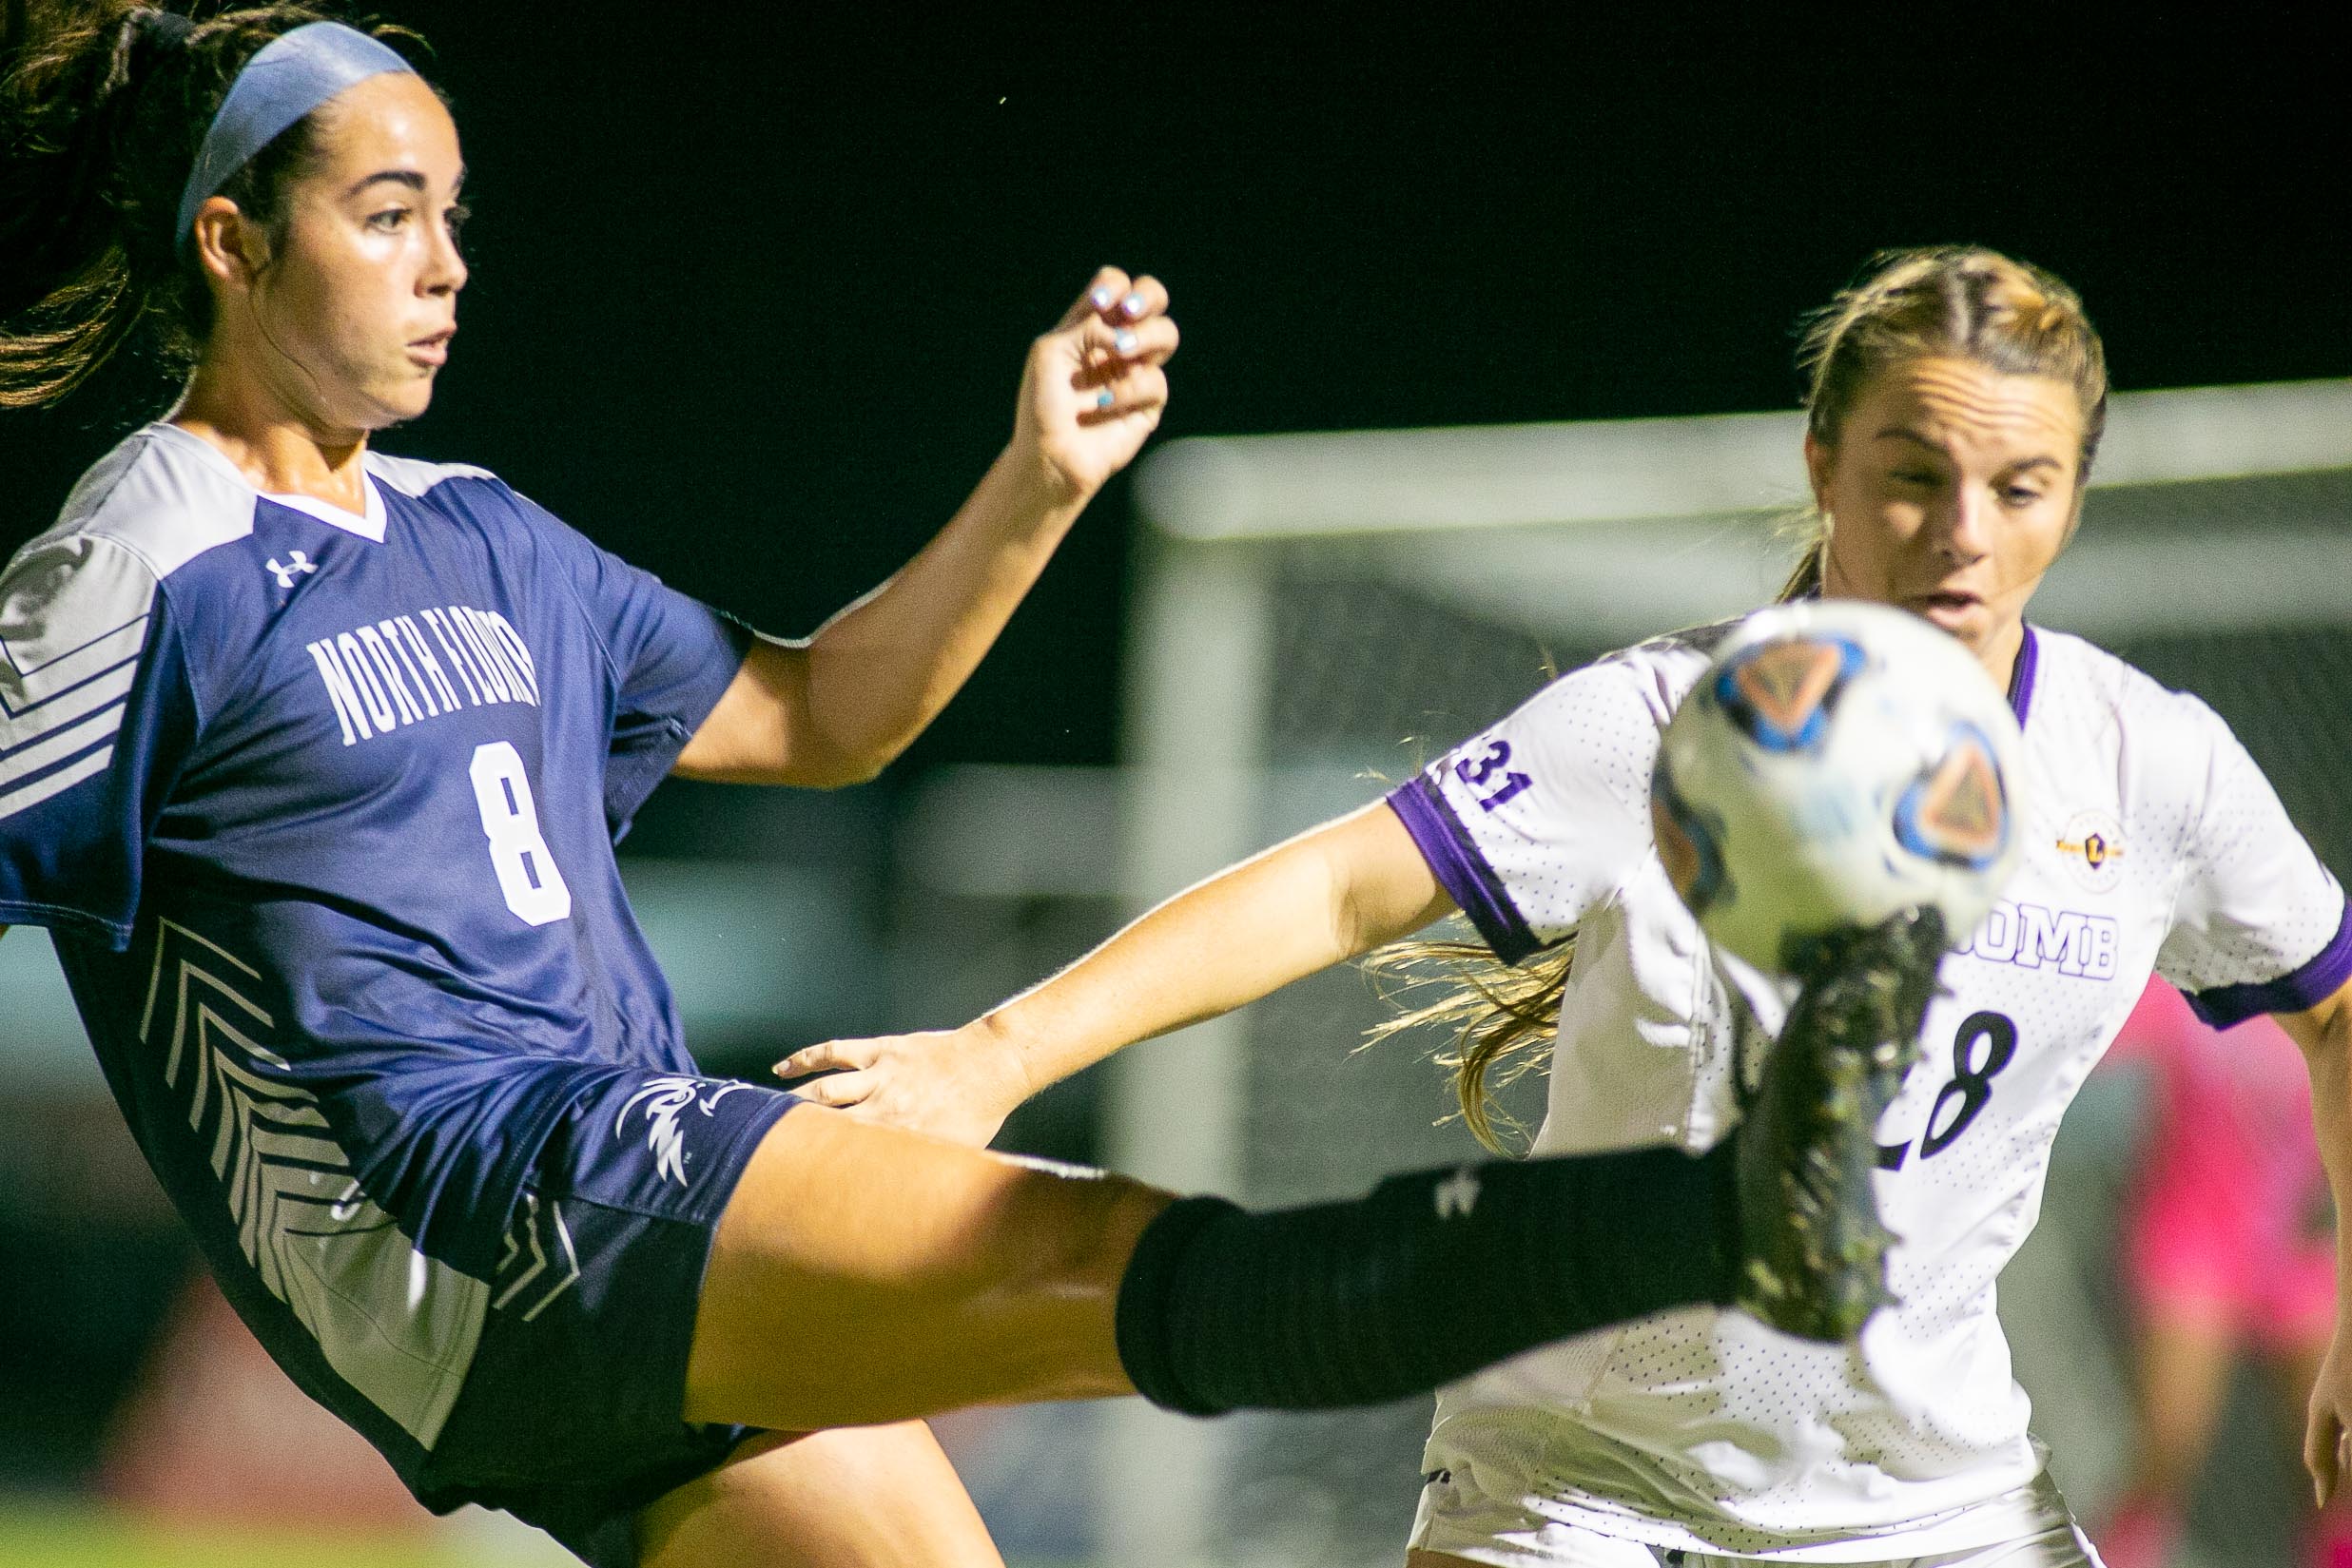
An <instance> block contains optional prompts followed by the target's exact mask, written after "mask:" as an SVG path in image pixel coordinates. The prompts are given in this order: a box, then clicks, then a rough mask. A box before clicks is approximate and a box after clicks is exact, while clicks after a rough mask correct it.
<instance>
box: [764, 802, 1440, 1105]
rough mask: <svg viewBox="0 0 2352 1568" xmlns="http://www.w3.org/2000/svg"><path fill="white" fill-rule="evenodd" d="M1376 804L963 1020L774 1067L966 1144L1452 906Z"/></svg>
mask: <svg viewBox="0 0 2352 1568" xmlns="http://www.w3.org/2000/svg"><path fill="white" fill-rule="evenodd" d="M1453 907H1454V905H1453V900H1451V899H1450V898H1448V896H1447V895H1446V893H1445V891H1444V890H1443V889H1442V888H1440V887H1439V886H1438V883H1437V879H1436V877H1435V876H1434V875H1432V874H1431V872H1430V870H1429V863H1428V862H1427V861H1424V860H1423V859H1422V857H1421V851H1420V849H1419V848H1418V847H1416V846H1415V845H1414V843H1413V841H1412V839H1411V837H1410V836H1409V834H1408V833H1407V832H1406V831H1405V825H1404V823H1401V822H1399V821H1398V820H1397V817H1396V814H1395V813H1394V812H1393V811H1391V810H1390V808H1389V807H1388V805H1387V804H1386V803H1373V804H1371V805H1368V806H1365V807H1364V808H1363V809H1361V810H1359V811H1355V812H1353V813H1351V814H1350V815H1348V816H1345V817H1341V818H1339V819H1337V820H1336V821H1334V822H1330V823H1325V824H1323V825H1322V826H1320V827H1317V828H1313V829H1311V830H1310V831H1308V832H1306V833H1303V834H1301V835H1299V836H1298V837H1297V838H1295V839H1293V840H1291V841H1289V842H1286V843H1282V844H1277V845H1276V846H1274V847H1273V848H1272V849H1269V850H1267V851H1266V852H1265V853H1263V854H1261V855H1258V856H1256V857H1254V859H1251V860H1247V861H1242V862H1241V863H1240V864H1239V865H1236V866H1234V867H1232V868H1231V869H1229V870H1226V871H1221V872H1219V873H1217V874H1216V875H1215V876H1214V877H1212V878H1210V879H1209V880H1208V881H1204V882H1201V883H1198V884H1197V885H1195V886H1194V887H1191V888H1188V889H1187V890H1185V891H1184V892H1182V893H1179V894H1177V895H1176V897H1175V898H1173V899H1171V900H1168V901H1167V902H1166V903H1164V904H1161V905H1160V906H1159V907H1158V908H1157V909H1155V910H1153V911H1152V912H1151V913H1150V914H1148V915H1145V916H1144V917H1143V918H1142V919H1140V920H1137V921H1136V922H1135V923H1134V924H1132V925H1130V926H1128V927H1127V928H1126V929H1125V930H1123V931H1121V932H1119V933H1118V935H1117V936H1115V937H1113V938H1112V939H1110V940H1109V941H1107V942H1105V943H1103V944H1102V946H1100V947H1098V948H1097V949H1096V950H1095V951H1094V952H1092V953H1090V954H1088V955H1087V956H1086V957H1085V958H1080V959H1079V961H1078V962H1076V963H1074V964H1072V965H1071V966H1070V967H1069V968H1067V969H1065V970H1063V971H1062V972H1061V973H1060V974H1059V975H1056V976H1055V977H1054V978H1051V979H1049V980H1046V981H1045V982H1044V983H1042V984H1040V985H1038V986H1036V987H1034V988H1032V989H1031V990H1028V991H1025V992H1023V993H1022V994H1021V995H1020V996H1018V997H1014V998H1013V999H1012V1000H1010V1001H1008V1002H1005V1003H1004V1004H1002V1005H1001V1006H1000V1007H997V1008H994V1009H992V1010H991V1011H990V1012H988V1013H987V1014H985V1015H983V1016H981V1017H979V1018H976V1019H974V1020H973V1021H972V1022H970V1023H968V1024H966V1025H964V1026H963V1027H962V1028H961V1029H955V1030H945V1031H940V1032H936V1033H927V1034H920V1035H896V1036H882V1037H879V1038H875V1039H864V1040H832V1041H827V1042H826V1043H825V1044H823V1045H814V1046H810V1047H809V1048H807V1050H805V1051H800V1052H797V1053H795V1054H794V1055H792V1056H790V1057H789V1058H787V1060H785V1061H783V1062H781V1063H779V1064H778V1066H777V1071H778V1072H779V1073H780V1074H785V1075H787V1076H796V1075H798V1074H804V1073H821V1072H828V1071H830V1072H832V1073H833V1074H834V1075H833V1076H831V1077H826V1078H820V1079H818V1080H817V1081H815V1082H814V1083H811V1084H808V1085H807V1086H805V1087H804V1088H803V1089H802V1090H801V1091H800V1093H801V1094H804V1095H806V1096H807V1097H808V1098H810V1099H813V1100H816V1101H818V1102H819V1103H821V1104H826V1105H835V1106H843V1107H849V1108H854V1109H855V1110H856V1111H857V1112H858V1113H860V1114H862V1115H865V1116H869V1117H872V1118H874V1119H876V1120H881V1121H886V1122H893V1123H896V1124H898V1125H900V1126H904V1127H912V1128H915V1129H917V1130H919V1131H922V1132H932V1133H936V1134H938V1135H940V1136H943V1137H951V1138H956V1139H959V1140H961V1141H963V1142H967V1143H985V1142H987V1141H988V1139H990V1138H991V1137H994V1136H995V1135H996V1131H997V1128H998V1127H999V1126H1001V1124H1002V1123H1003V1120H1004V1117H1005V1114H1006V1113H1008V1112H1010V1111H1011V1110H1012V1109H1013V1107H1014V1106H1016V1105H1018V1104H1020V1102H1021V1100H1023V1099H1024V1098H1026V1097H1027V1096H1029V1095H1030V1094H1035V1093H1037V1091H1039V1090H1040V1089H1042V1088H1044V1087H1045V1086H1046V1085H1047V1084H1050V1083H1053V1082H1055V1081H1057V1080H1059V1079H1061V1078H1064V1077H1067V1076H1069V1075H1070V1074H1073V1073H1075V1072H1077V1071H1078V1070H1079V1068H1081V1067H1084V1066H1086V1065H1088V1064H1089V1063H1092V1062H1096V1061H1099V1060H1101V1059H1102V1058H1103V1057H1105V1056H1107V1055H1111V1053H1113V1052H1114V1051H1117V1050H1118V1049H1119V1048H1120V1047H1121V1046H1125V1045H1132V1044H1134V1043H1135V1042H1136V1041H1137V1040H1146V1039H1150V1038H1151V1037H1152V1036H1155V1035H1164V1034H1166V1033H1167V1032H1169V1031H1170V1030H1172V1029H1181V1028H1182V1027H1184V1026H1185V1025H1186V1024H1191V1023H1198V1022H1199V1021H1201V1020H1202V1019H1204V1018H1213V1017H1215V1016H1217V1015H1218V1014H1221V1013H1228V1012H1231V1011H1232V1010H1233V1009H1234V1008H1236V1007H1239V1006H1241V1005H1242V1004H1243V1003H1245V1002H1250V1001H1254V1000H1256V999H1257V998H1258V997H1263V996H1265V995H1266V994H1267V993H1268V992H1271V991H1274V990H1277V989H1279V988H1280V987H1282V986H1284V985H1287V984H1289V983H1290V982H1291V981H1293V980H1294V979H1297V978H1300V977H1302V976H1306V975H1312V974H1313V973H1314V972H1315V971H1316V970H1319V969H1322V968H1325V967H1326V966H1328V965H1331V964H1333V963H1337V962H1339V961H1340V960H1342V959H1345V958H1353V957H1355V956H1356V955H1357V954H1359V953H1364V952H1368V951H1370V949H1371V948H1374V947H1377V946H1379V945H1380V944H1381V943H1382V942H1386V941H1391V940H1394V939H1396V938H1398V937H1401V936H1404V935H1406V934H1407V933H1408V932H1411V931H1417V930H1419V929H1420V928H1421V927H1422V926H1425V925H1427V924H1429V922H1430V921H1431V920H1436V919H1437V918H1438V917H1439V916H1441V915H1444V914H1447V913H1448V912H1449V911H1450V910H1451V909H1452V908H1453Z"/></svg>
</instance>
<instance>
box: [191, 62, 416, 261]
mask: <svg viewBox="0 0 2352 1568" xmlns="http://www.w3.org/2000/svg"><path fill="white" fill-rule="evenodd" d="M414 69H415V68H414V67H412V66H411V65H409V63H408V62H407V61H405V60H403V59H401V58H400V57H399V56H398V55H397V54H395V53H393V52H392V50H391V49H390V48H386V47H385V46H384V45H382V44H380V43H379V42H377V41H376V40H375V39H373V38H370V37H369V36H368V35H367V34H366V33H364V32H361V31H360V30H359V29H356V28H347V27H345V26H343V25H342V24H341V23H340V22H306V23H304V24H303V25H302V26H301V27H299V28H296V29H294V30H293V31H291V32H287V33H282V34H280V35H279V36H278V37H276V38H273V39H271V40H270V41H269V42H268V43H266V44H264V45H262V48H261V49H260V51H259V52H258V53H256V54H255V55H254V56H253V58H252V59H250V60H248V61H246V62H245V67H244V69H243V70H241V71H239V72H238V73H237V80H236V81H234V82H232V83H230V84H229V88H228V96H227V97H226V98H224V99H223V100H222V101H221V112H220V113H218V114H216V115H214V116H213V117H212V126H211V128H210V129H208V130H206V131H205V132H204V145H203V146H201V147H199V148H197V150H196V166H195V167H194V168H192V169H190V170H189V171H188V177H187V184H186V186H185V188H184V189H183V190H182V191H181V192H180V227H179V231H178V232H179V235H180V244H181V247H182V248H183V249H185V248H186V246H187V243H188V241H189V238H190V235H191V232H192V231H193V229H194V228H195V226H196V209H197V208H198V207H201V206H203V205H204V203H205V202H206V200H208V199H209V198H211V197H213V196H215V195H218V194H219V192H220V189H221V187H222V186H223V185H224V184H228V182H229V177H230V176H231V175H233V174H235V173H236V172H237V171H238V170H239V169H241V168H243V167H244V166H245V165H247V164H249V163H251V162H252V161H253V155H254V154H255V153H257V152H259V151H261V150H262V148H263V147H265V146H267V145H269V144H270V143H271V142H273V141H275V140H276V139H277V138H278V137H279V136H281V135H282V134H283V133H284V132H285V130H286V128H287V127H288V126H292V125H293V124H294V123H295V122H296V121H298V120H300V119H301V118H302V116H304V115H305V114H308V113H309V112H310V111H311V110H312V109H315V108H317V107H318V106H320V105H321V104H323V103H325V102H326V101H327V100H328V99H330V98H332V97H334V96H335V95H336V94H338V93H340V92H342V91H344V90H346V89H347V88H350V87H356V86H358V85H359V84H360V83H361V82H364V81H366V80H367V79H368V78H369V77H371V76H381V75H383V74H384V73H385V72H386V71H395V70H414Z"/></svg>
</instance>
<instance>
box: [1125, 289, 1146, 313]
mask: <svg viewBox="0 0 2352 1568" xmlns="http://www.w3.org/2000/svg"><path fill="white" fill-rule="evenodd" d="M1127 314H1128V315H1130V316H1140V315H1142V314H1143V296H1142V295H1140V294H1130V295H1129V296H1127Z"/></svg>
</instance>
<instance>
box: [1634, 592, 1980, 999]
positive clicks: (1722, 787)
mask: <svg viewBox="0 0 2352 1568" xmlns="http://www.w3.org/2000/svg"><path fill="white" fill-rule="evenodd" d="M2021 745H2022V737H2021V736H2020V734H2019V732H2018V728H2017V720H2016V718H2015V716H2014V715H2013V714H2012V712H2011V711H2010V706H2009V702H2008V700H2007V698H2006V697H2005V696H2004V695H2003V694H2002V693H2001V692H2000V691H1999V690H1998V689H1997V688H1996V687H1994V686H1993V684H1992V679H1991V677H1989V676H1988V675H1987V674H1986V673H1985V670H1984V667H1983V666H1982V665H1980V664H1978V663H1977V662H1976V660H1975V658H1974V657H1973V655H1971V654H1970V653H1969V651H1968V650H1967V649H1966V648H1963V647H1961V645H1960V644H1959V643H1958V642H1957V641H1956V640H1954V638H1952V637H1950V636H1948V635H1946V634H1945V633H1944V632H1943V631H1941V630H1938V629H1936V628H1934V627H1933V626H1930V625H1929V624H1928V623H1927V622H1925V621H1922V620H1920V619H1919V618H1918V617H1916V616H1914V615H1910V614H1907V613H1905V612H1904V611H1902V610H1894V609H1890V608H1888V607H1886V606H1884V605H1874V604H1864V603H1860V602H1857V601H1853V600H1821V601H1812V602H1805V603H1798V604H1788V605H1779V606H1775V607H1774V608H1772V609H1770V610H1759V612H1757V613H1756V614H1754V615H1751V616H1749V617H1748V618H1747V620H1745V621H1744V622H1742V623H1740V627H1739V628H1738V629H1736V630H1735V631H1734V632H1733V633H1732V635H1731V636H1730V638H1729V640H1727V641H1726V642H1725V643H1724V644H1723V645H1722V646H1721V648H1720V649H1719V650H1718V652H1717V655H1716V659H1715V662H1714V664H1713V665H1712V666H1710V667H1709V668H1708V669H1707V672H1706V674H1705V675H1704V676H1703V677H1701V680H1700V682H1699V684H1698V686H1696V687H1693V688H1692V690H1691V693H1690V695H1689V696H1688V697H1686V698H1684V699H1683V702H1682V706H1681V707H1680V708H1678V709H1677V710H1676V711H1675V715H1674V717H1673V719H1672V720H1671V721H1670V722H1669V723H1668V724H1667V726H1666V731H1665V736H1664V738H1663V742H1662V745H1661V747H1660V750H1659V756H1658V767H1657V771H1656V773H1655V774H1654V775H1653V777H1652V780H1651V787H1650V816H1651V819H1652V823H1653V825H1654V826H1655V829H1656V833H1657V842H1658V853H1659V857H1660V859H1661V860H1662V861H1663V862H1664V863H1665V868H1666V874H1667V876H1668V878H1669V879H1670V880H1671V881H1673V883H1674V887H1675V891H1677V892H1678V893H1680V894H1681V896H1682V900H1683V902H1685V903H1687V904H1689V905H1690V907H1691V911H1692V913H1694V914H1696V915H1697V916H1698V917H1699V923H1700V925H1701V927H1702V928H1703V929H1704V930H1705V931H1706V933H1707V935H1708V936H1710V937H1712V938H1713V939H1715V940H1716V941H1717V942H1718V943H1720V945H1721V946H1722V947H1723V948H1725V949H1726V950H1728V951H1729V952H1731V953H1733V954H1736V955H1737V956H1739V957H1740V958H1743V959H1745V960H1746V961H1747V962H1748V963H1750V964H1753V965H1754V966H1756V967H1757V968H1759V969H1761V970H1765V971H1768V972H1779V973H1786V972H1788V971H1790V970H1792V969H1795V968H1797V967H1798V964H1799V962H1800V960H1801V958H1802V957H1803V955H1804V953H1805V951H1806V949H1807V947H1808V945H1809V944H1810V943H1812V942H1814V941H1815V940H1817V939H1819V938H1820V937H1821V936H1823V935H1824V934H1826V933H1827V932H1829V931H1831V930H1833V929H1836V928H1837V927H1840V926H1850V925H1872V924H1876V922H1877V921H1879V920H1884V919H1885V918H1886V917H1888V916H1890V915H1892V914H1894V913H1895V912H1896V911H1897V910H1901V909H1909V908H1919V907H1926V906H1930V905H1932V906H1934V908H1936V909H1938V910H1941V911H1942V913H1943V917H1944V926H1945V929H1946V930H1947V931H1948V932H1949V933H1950V934H1951V938H1952V940H1953V941H1954V942H1959V941H1962V940H1965V939H1966V938H1967V936H1968V934H1969V933H1970V932H1971V931H1973V930H1974V929H1975V927H1976V924H1977V922H1978V921H1979V920H1983V919H1984V917H1985V914H1986V912H1987V911H1988V910H1990V909H1991V908H1992V901H1993V900H1994V899H1995V898H1996V897H1997V896H1998V895H1999V893H2000V890H2001V887H2002V884H2003V883H2005V882H2006V881H2008V880H2009V876H2010V873H2011V872H2012V871H2013V870H2015V869H2016V865H2017V861H2018V860H2019V858H2020V856H2021V855H2022V853H2023V851H2024V847H2025V845H2024V832H2023V823H2022V822H2021V820H2020V815H2019V802H2018V799H2017V788H2018V782H2019V780H2018V761H2017V759H2018V753H2019V750H2020V747H2021Z"/></svg>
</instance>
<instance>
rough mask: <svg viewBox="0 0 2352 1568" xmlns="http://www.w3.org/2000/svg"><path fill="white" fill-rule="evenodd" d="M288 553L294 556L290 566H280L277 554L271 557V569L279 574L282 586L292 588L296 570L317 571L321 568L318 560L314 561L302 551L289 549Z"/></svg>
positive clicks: (279, 583) (279, 582) (279, 584)
mask: <svg viewBox="0 0 2352 1568" xmlns="http://www.w3.org/2000/svg"><path fill="white" fill-rule="evenodd" d="M286 553H287V554H289V555H291V556H293V557H294V561H293V564H292V565H290V566H280V565H279V564H278V557H277V556H275V555H272V556H271V557H270V558H269V570H270V571H274V572H276V573H277V574H278V586H279V587H280V588H292V587H293V586H294V576H295V573H296V572H300V571H318V570H319V564H318V563H317V562H316V561H313V560H312V559H311V558H310V557H309V556H307V555H305V554H303V553H302V552H301V551H299V550H289V551H287V552H286Z"/></svg>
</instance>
